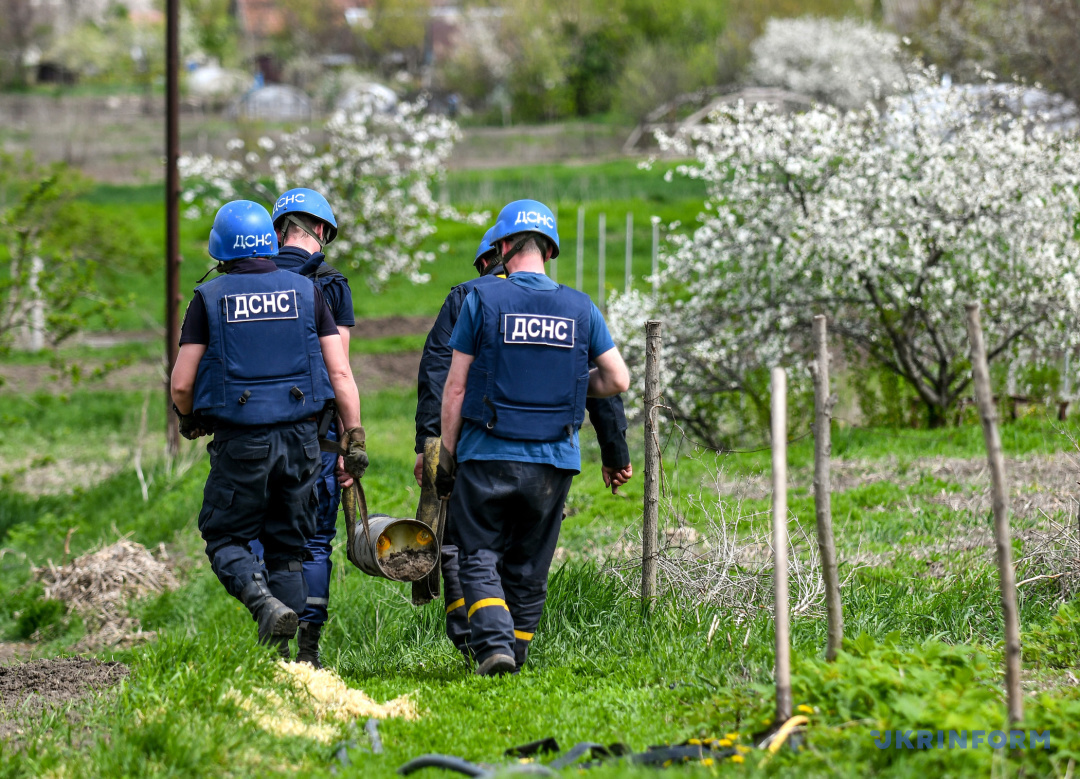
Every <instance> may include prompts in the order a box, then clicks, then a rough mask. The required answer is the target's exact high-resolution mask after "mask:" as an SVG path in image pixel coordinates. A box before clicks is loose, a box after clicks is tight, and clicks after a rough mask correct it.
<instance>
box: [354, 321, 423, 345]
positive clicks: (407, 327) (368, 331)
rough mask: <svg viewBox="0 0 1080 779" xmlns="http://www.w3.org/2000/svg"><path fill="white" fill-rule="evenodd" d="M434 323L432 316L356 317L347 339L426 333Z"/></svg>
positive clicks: (368, 338)
mask: <svg viewBox="0 0 1080 779" xmlns="http://www.w3.org/2000/svg"><path fill="white" fill-rule="evenodd" d="M433 324H435V317H433V316H387V317H382V318H381V319H357V320H356V324H355V325H353V326H352V328H350V330H349V339H350V340H354V339H360V340H370V339H374V338H392V337H393V336H397V335H420V334H421V333H423V334H427V332H428V331H429V330H430V329H431V326H432V325H433Z"/></svg>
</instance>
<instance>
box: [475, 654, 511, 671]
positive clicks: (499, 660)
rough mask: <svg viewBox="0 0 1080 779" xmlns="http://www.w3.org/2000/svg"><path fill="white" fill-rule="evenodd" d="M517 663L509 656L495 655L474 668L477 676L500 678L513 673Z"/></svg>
mask: <svg viewBox="0 0 1080 779" xmlns="http://www.w3.org/2000/svg"><path fill="white" fill-rule="evenodd" d="M516 669H517V663H515V662H514V658H512V657H511V656H510V655H503V654H495V655H492V656H491V657H489V658H487V659H486V660H484V662H482V663H480V665H478V666H477V667H476V674H477V676H502V675H503V674H509V673H513V672H514V671H515V670H516Z"/></svg>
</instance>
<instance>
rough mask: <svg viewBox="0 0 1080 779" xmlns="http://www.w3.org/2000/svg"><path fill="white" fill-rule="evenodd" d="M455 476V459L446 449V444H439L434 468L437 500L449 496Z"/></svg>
mask: <svg viewBox="0 0 1080 779" xmlns="http://www.w3.org/2000/svg"><path fill="white" fill-rule="evenodd" d="M456 478H457V460H456V459H454V455H452V454H450V452H448V451H447V450H446V444H439V465H438V467H436V468H435V495H436V496H438V498H439V500H446V499H447V498H449V497H450V493H452V492H453V491H454V480H455V479H456Z"/></svg>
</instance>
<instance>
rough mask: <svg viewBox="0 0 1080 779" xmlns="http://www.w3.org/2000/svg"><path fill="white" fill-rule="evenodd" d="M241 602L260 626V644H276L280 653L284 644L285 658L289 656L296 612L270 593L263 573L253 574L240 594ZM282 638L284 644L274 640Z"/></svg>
mask: <svg viewBox="0 0 1080 779" xmlns="http://www.w3.org/2000/svg"><path fill="white" fill-rule="evenodd" d="M240 602H241V603H243V604H244V605H245V606H247V608H248V611H250V612H251V617H252V619H254V620H255V621H256V622H257V623H258V624H259V643H260V644H274V645H275V646H278V649H279V651H280V650H281V643H284V652H285V655H283V656H287V654H288V651H289V639H290V638H292V637H293V635H295V634H296V623H297V621H298V618H297V616H296V612H295V611H293V610H292V609H290V608H289V607H288V606H286V605H285V604H284V603H282V602H281V601H279V600H278V599H277V598H275V597H274V596H273V595H272V594H271V593H270V588H269V587H267V586H266V580H265V579H264V578H263V575H262V574H261V573H255V574H252V577H251V581H250V582H248V584H247V586H246V587H244V589H243V591H242V592H241V593H240ZM281 637H284V638H285V641H284V642H279V641H274V640H272V639H278V638H281Z"/></svg>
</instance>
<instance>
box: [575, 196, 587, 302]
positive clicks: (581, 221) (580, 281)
mask: <svg viewBox="0 0 1080 779" xmlns="http://www.w3.org/2000/svg"><path fill="white" fill-rule="evenodd" d="M584 263H585V206H578V210H577V276H576V278H575V281H576V282H577V284H576V285H575V286H574V289H579V290H580V289H584V288H585V266H584Z"/></svg>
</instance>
